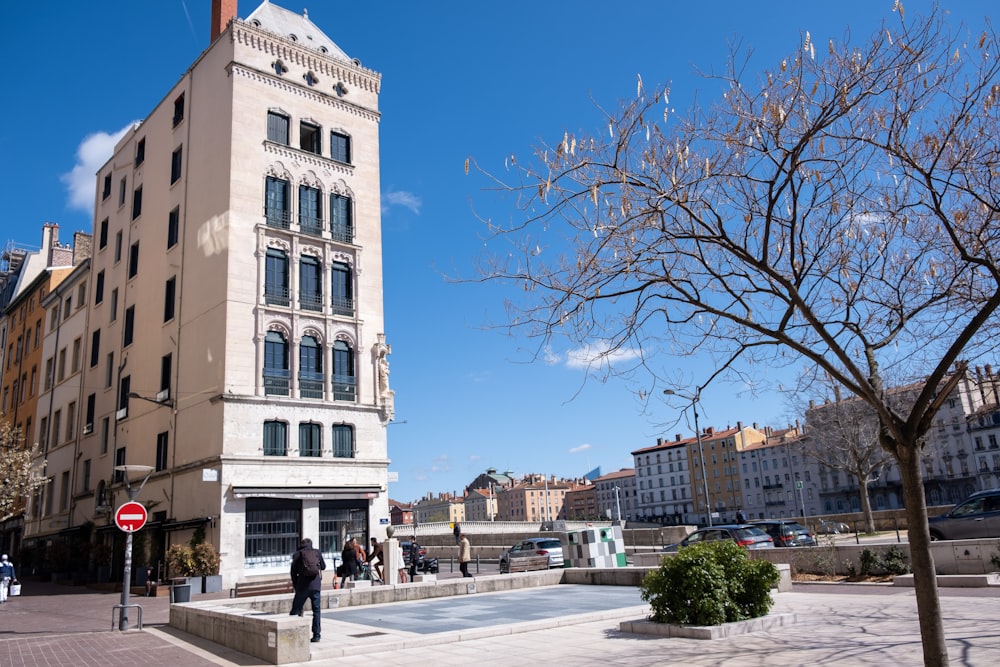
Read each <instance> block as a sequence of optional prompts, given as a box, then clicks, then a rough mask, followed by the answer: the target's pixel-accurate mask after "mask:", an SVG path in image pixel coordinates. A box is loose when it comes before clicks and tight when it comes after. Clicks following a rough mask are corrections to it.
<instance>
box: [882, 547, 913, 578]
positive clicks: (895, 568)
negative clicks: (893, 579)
mask: <svg viewBox="0 0 1000 667" xmlns="http://www.w3.org/2000/svg"><path fill="white" fill-rule="evenodd" d="M882 567H883V568H885V571H886V572H888V573H889V574H907V573H908V572H909V571H910V566H909V565H907V564H906V555H905V554H904V553H903V550H902V549H900V548H899V547H897V546H896V545H895V544H894V545H892V546H890V547H889V548H888V549H886V552H885V553H884V554H883V555H882Z"/></svg>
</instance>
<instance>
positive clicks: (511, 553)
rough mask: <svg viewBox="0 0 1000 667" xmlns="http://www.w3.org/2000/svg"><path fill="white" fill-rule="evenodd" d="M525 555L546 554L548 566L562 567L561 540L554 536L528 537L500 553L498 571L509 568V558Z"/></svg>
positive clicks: (502, 572)
mask: <svg viewBox="0 0 1000 667" xmlns="http://www.w3.org/2000/svg"><path fill="white" fill-rule="evenodd" d="M527 556H548V557H549V567H550V568H551V567H563V565H564V563H563V549H562V542H560V541H559V540H558V539H556V538H554V537H530V538H528V539H526V540H522V541H520V542H518V543H517V544H515V545H514V546H512V547H511V548H510V549H508V550H507V551H504V552H503V553H502V554H500V573H501V574H505V573H507V572H508V571H509V570H510V561H511V559H516V558H525V557H527Z"/></svg>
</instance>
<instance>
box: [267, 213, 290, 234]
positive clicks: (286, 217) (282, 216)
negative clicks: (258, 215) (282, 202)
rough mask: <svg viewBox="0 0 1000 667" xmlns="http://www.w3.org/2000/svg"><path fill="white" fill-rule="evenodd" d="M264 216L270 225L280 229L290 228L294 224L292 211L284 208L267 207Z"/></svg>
mask: <svg viewBox="0 0 1000 667" xmlns="http://www.w3.org/2000/svg"><path fill="white" fill-rule="evenodd" d="M264 218H265V219H266V220H267V226H268V227H277V228H278V229H290V228H291V226H292V212H291V211H289V210H288V209H282V208H265V209H264Z"/></svg>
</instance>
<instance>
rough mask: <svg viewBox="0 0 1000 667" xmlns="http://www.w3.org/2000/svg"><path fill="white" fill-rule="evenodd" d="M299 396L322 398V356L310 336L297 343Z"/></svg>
mask: <svg viewBox="0 0 1000 667" xmlns="http://www.w3.org/2000/svg"><path fill="white" fill-rule="evenodd" d="M299 396H301V397H302V398H323V354H322V351H321V350H320V346H319V343H318V342H317V341H316V339H315V338H314V337H312V336H304V337H303V338H302V342H300V343H299Z"/></svg>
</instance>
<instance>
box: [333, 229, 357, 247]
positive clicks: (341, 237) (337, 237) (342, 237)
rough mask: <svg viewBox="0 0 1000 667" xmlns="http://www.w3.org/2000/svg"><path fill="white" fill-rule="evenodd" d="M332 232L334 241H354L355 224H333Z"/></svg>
mask: <svg viewBox="0 0 1000 667" xmlns="http://www.w3.org/2000/svg"><path fill="white" fill-rule="evenodd" d="M330 234H331V235H332V237H333V240H334V241H340V242H341V243H354V226H353V225H331V226H330Z"/></svg>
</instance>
